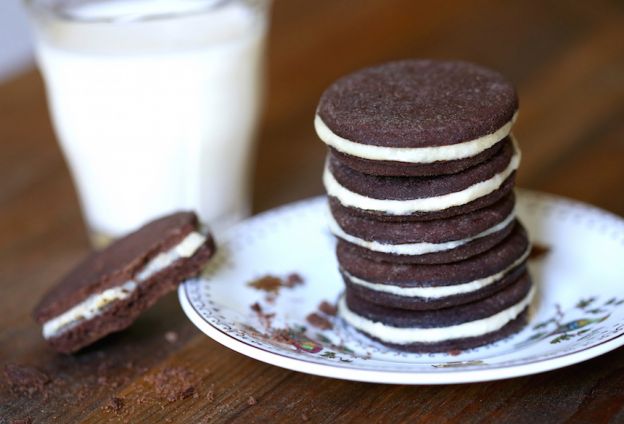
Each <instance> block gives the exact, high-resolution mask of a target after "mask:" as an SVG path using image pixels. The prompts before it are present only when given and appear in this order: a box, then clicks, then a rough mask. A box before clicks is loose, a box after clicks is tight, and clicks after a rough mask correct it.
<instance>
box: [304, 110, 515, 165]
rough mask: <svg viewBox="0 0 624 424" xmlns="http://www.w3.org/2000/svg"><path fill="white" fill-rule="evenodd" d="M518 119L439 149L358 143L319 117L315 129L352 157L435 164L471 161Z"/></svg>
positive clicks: (327, 140) (437, 147)
mask: <svg viewBox="0 0 624 424" xmlns="http://www.w3.org/2000/svg"><path fill="white" fill-rule="evenodd" d="M516 116H517V113H516V114H514V116H513V117H512V118H511V121H509V122H507V123H506V124H505V125H503V126H502V127H501V128H499V129H498V130H496V131H494V132H493V133H492V134H488V135H485V136H482V137H479V138H476V139H474V140H470V141H464V142H462V143H457V144H451V145H448V146H435V147H383V146H373V145H369V144H362V143H356V142H354V141H351V140H347V139H346V138H343V137H340V136H339V135H337V134H334V133H333V132H332V130H330V129H329V128H328V127H327V125H326V124H325V122H323V120H322V119H321V117H320V116H318V115H316V116H315V118H314V128H315V129H316V133H317V135H318V136H319V138H320V139H321V140H322V141H323V142H324V143H325V144H327V145H328V146H331V147H333V148H334V149H336V150H338V151H340V152H342V153H344V154H347V155H350V156H355V157H358V158H362V159H370V160H387V161H393V162H406V163H433V162H438V161H449V160H456V159H464V158H469V157H472V156H475V155H478V154H479V153H481V152H483V151H485V150H487V149H488V148H490V147H492V146H493V145H494V144H496V143H498V142H499V141H501V140H502V139H503V138H505V137H507V135H509V133H510V131H511V127H512V126H513V123H514V121H515V120H516Z"/></svg>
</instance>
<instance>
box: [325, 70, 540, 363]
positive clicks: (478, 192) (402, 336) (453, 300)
mask: <svg viewBox="0 0 624 424" xmlns="http://www.w3.org/2000/svg"><path fill="white" fill-rule="evenodd" d="M517 109H518V99H517V95H516V92H515V89H514V87H513V86H512V85H511V84H510V83H509V82H508V81H507V80H505V78H503V77H502V76H501V75H500V74H498V73H496V72H494V71H492V70H489V69H486V68H483V67H480V66H477V65H474V64H470V63H466V62H446V61H433V60H406V61H400V62H392V63H388V64H385V65H381V66H377V67H372V68H367V69H364V70H361V71H358V72H356V73H354V74H351V75H348V76H346V77H343V78H341V79H339V80H338V81H336V82H335V83H334V84H333V85H332V86H330V87H329V88H328V89H327V90H326V91H325V93H323V95H322V97H321V100H320V103H319V106H318V109H317V115H316V118H315V128H316V131H317V134H318V136H319V137H320V138H321V140H322V141H323V142H325V143H326V144H327V146H328V147H329V154H328V157H327V162H326V166H325V171H324V175H323V182H324V184H325V188H326V190H327V194H328V196H329V205H330V210H331V214H330V218H329V225H330V229H331V231H332V232H333V233H334V235H335V236H336V237H337V238H338V245H337V257H338V262H339V266H340V272H341V274H342V276H343V279H344V281H345V285H346V290H345V295H344V296H343V297H342V299H341V300H340V301H339V305H338V306H339V313H340V316H341V317H342V318H343V319H344V320H345V321H346V322H347V323H349V324H350V325H352V326H353V327H354V328H356V329H357V330H359V331H361V332H363V333H365V334H367V335H368V336H370V337H372V338H374V339H376V340H378V341H380V342H382V343H384V344H386V345H389V346H393V347H397V348H399V349H403V350H408V351H416V352H436V351H448V350H455V349H467V348H471V347H475V346H479V345H482V344H486V343H489V342H493V341H495V340H498V339H500V338H503V337H505V336H507V335H509V334H512V333H513V332H516V331H518V330H519V329H520V328H521V327H522V326H523V324H524V323H525V320H526V314H527V309H528V305H529V303H530V302H531V299H532V297H533V294H534V289H533V286H532V282H531V279H530V277H529V275H528V273H527V270H526V260H527V257H528V254H529V249H530V246H529V241H528V238H527V234H526V232H525V230H524V228H523V227H522V225H521V224H520V223H519V222H518V220H517V219H516V215H515V208H514V206H515V198H514V193H513V186H514V178H515V172H516V169H517V168H518V165H519V162H520V152H519V150H518V146H517V143H516V141H515V140H514V138H513V137H512V136H511V127H512V125H513V123H514V120H515V117H516V113H517Z"/></svg>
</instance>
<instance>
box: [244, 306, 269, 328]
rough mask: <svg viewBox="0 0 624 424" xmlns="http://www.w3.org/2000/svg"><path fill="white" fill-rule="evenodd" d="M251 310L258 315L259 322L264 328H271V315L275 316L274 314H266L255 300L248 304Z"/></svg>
mask: <svg viewBox="0 0 624 424" xmlns="http://www.w3.org/2000/svg"><path fill="white" fill-rule="evenodd" d="M250 308H251V310H252V311H254V312H255V313H256V315H257V316H258V319H259V320H260V323H261V324H262V326H263V327H264V328H266V329H269V328H271V322H272V320H273V317H275V314H274V313H272V314H267V313H265V312H264V311H263V309H262V306H261V305H260V304H259V303H258V302H255V303H253V304H252V305H251V306H250Z"/></svg>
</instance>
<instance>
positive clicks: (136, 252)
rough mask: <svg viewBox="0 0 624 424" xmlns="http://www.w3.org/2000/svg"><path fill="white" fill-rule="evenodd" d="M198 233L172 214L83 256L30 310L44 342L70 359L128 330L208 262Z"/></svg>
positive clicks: (209, 244) (183, 216) (184, 216)
mask: <svg viewBox="0 0 624 424" xmlns="http://www.w3.org/2000/svg"><path fill="white" fill-rule="evenodd" d="M198 227H199V224H198V221H197V217H196V216H195V214H194V213H191V212H179V213H175V214H173V215H169V216H166V217H164V218H161V219H158V220H155V221H152V222H151V223H149V224H147V225H145V226H144V227H142V228H141V229H139V230H138V231H136V232H134V233H132V234H130V235H128V236H126V237H124V238H122V239H119V240H117V241H116V242H114V243H112V244H111V245H110V246H109V247H107V248H106V249H104V250H102V251H99V252H94V253H92V254H90V255H89V256H87V257H86V258H85V259H84V260H83V261H82V262H81V263H80V264H79V265H78V266H77V267H76V268H74V270H72V271H71V272H70V273H69V274H68V275H67V276H65V277H64V278H63V279H61V280H60V281H59V282H58V284H57V285H55V286H54V287H53V288H52V289H51V290H50V291H49V292H48V293H47V294H46V295H45V296H44V297H43V299H42V300H41V301H40V302H39V304H38V305H37V307H36V308H35V310H34V312H33V315H34V317H35V320H36V321H37V322H38V323H39V324H41V325H42V326H43V336H44V338H45V339H46V340H47V341H48V343H49V344H50V345H51V346H52V347H53V348H54V349H56V350H57V351H59V352H64V353H70V352H75V351H77V350H79V349H81V348H83V347H85V346H87V345H89V344H91V343H93V342H95V341H96V340H99V339H101V338H102V337H104V336H106V335H107V334H110V333H112V332H115V331H119V330H122V329H124V328H126V327H128V326H129V325H130V324H132V322H133V321H134V320H135V319H136V318H137V317H138V316H139V314H140V313H141V312H143V311H144V310H145V309H147V308H148V307H150V306H151V305H153V304H154V303H155V302H156V301H157V300H158V299H159V298H160V297H162V296H163V295H164V294H166V293H168V292H170V291H172V290H173V289H175V288H176V287H177V286H178V285H179V284H180V283H181V282H182V281H184V280H186V279H188V278H190V277H193V276H196V275H198V274H199V273H200V271H201V270H202V269H203V267H204V265H205V264H206V262H207V261H208V260H209V259H210V257H212V255H213V254H214V252H215V245H214V242H213V240H212V237H211V236H210V235H209V234H206V233H203V232H201V231H200V230H199V229H198Z"/></svg>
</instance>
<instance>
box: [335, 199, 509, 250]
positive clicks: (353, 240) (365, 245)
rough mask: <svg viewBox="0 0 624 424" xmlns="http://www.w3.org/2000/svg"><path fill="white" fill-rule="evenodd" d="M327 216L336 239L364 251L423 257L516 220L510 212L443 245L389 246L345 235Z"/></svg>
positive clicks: (488, 232) (425, 243) (478, 236)
mask: <svg viewBox="0 0 624 424" xmlns="http://www.w3.org/2000/svg"><path fill="white" fill-rule="evenodd" d="M329 215H330V216H329V229H330V231H331V232H332V233H333V234H334V235H335V236H336V237H339V238H341V239H343V240H346V241H348V242H349V243H353V244H355V245H358V246H360V247H363V248H365V249H368V250H373V251H375V252H382V253H389V254H392V255H410V256H417V255H424V254H427V253H434V252H442V251H446V250H451V249H456V248H458V247H459V246H463V245H464V244H466V243H469V242H471V241H473V240H476V239H479V238H482V237H485V236H488V235H490V234H494V233H496V232H497V231H500V230H502V229H503V228H505V227H506V226H507V225H509V224H510V223H511V222H512V221H513V220H514V219H515V218H516V213H515V210H514V211H512V212H511V214H509V216H507V218H505V219H504V220H503V221H501V222H499V223H498V224H496V225H494V226H493V227H490V228H488V229H487V230H485V231H482V232H480V233H479V234H477V235H474V236H472V237H468V238H465V239H462V240H453V241H447V242H444V243H427V242H420V243H402V244H389V243H380V242H378V241H369V240H364V239H361V238H359V237H355V236H352V235H350V234H347V233H346V232H345V231H344V230H343V229H342V228H341V227H340V225H339V224H338V223H337V222H336V220H335V219H334V217H333V216H332V215H331V214H329Z"/></svg>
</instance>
